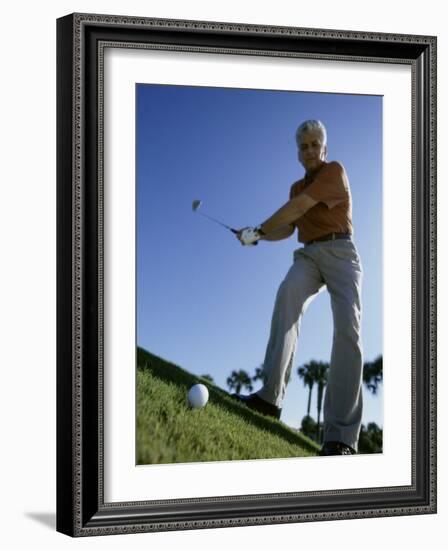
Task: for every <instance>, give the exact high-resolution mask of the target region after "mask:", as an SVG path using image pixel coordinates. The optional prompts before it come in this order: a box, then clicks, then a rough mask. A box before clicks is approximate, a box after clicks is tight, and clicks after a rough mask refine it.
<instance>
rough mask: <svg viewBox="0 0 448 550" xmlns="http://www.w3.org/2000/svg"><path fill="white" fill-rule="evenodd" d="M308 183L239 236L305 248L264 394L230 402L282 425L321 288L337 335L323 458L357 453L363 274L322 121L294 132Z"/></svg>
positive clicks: (345, 188)
mask: <svg viewBox="0 0 448 550" xmlns="http://www.w3.org/2000/svg"><path fill="white" fill-rule="evenodd" d="M296 142H297V147H298V158H299V161H300V163H301V164H302V165H303V167H304V168H305V177H304V178H303V179H301V180H299V181H296V182H295V183H294V184H293V185H292V186H291V190H290V195H289V201H288V202H286V203H285V204H284V205H283V206H282V207H281V208H280V209H279V210H277V211H276V212H275V213H274V214H273V215H272V216H271V217H270V218H268V219H267V220H266V221H265V222H263V223H262V224H261V225H260V226H258V227H256V228H254V227H246V228H243V229H241V230H239V231H238V233H237V238H238V239H239V241H240V242H241V244H243V245H245V246H249V245H255V244H257V241H259V240H266V241H277V240H281V239H285V238H287V237H289V236H290V235H292V234H293V233H294V231H295V230H296V228H297V230H298V240H299V242H301V243H303V245H304V246H303V247H302V248H299V249H298V250H296V251H295V252H294V263H293V265H292V267H291V268H290V270H289V271H288V273H287V275H286V277H285V279H284V280H283V282H282V283H281V285H280V287H279V289H278V292H277V297H276V300H275V306H274V311H273V315H272V323H271V333H270V337H269V341H268V344H267V349H266V356H265V360H264V365H263V370H264V377H265V382H264V385H263V387H262V388H261V390H259V391H258V392H257V393H253V394H251V395H249V396H242V395H235V396H234V397H235V398H236V399H238V400H240V401H243V402H244V403H245V404H246V405H247V406H249V407H250V408H252V409H254V410H257V411H259V412H262V413H264V414H268V415H271V416H274V417H276V418H280V414H281V406H282V402H283V398H284V394H285V389H286V384H287V383H288V379H289V376H290V372H291V367H292V362H293V357H294V353H295V347H296V342H297V337H298V331H299V328H300V323H301V319H302V316H303V313H304V312H305V309H306V307H307V306H308V305H309V303H310V302H311V300H312V299H313V298H314V297H315V296H316V295H317V294H318V293H319V292H320V291H321V290H323V289H324V288H325V286H326V288H327V290H328V292H329V294H330V297H331V307H332V312H333V322H334V334H333V346H332V353H331V362H330V369H329V373H328V381H327V386H326V393H325V401H324V444H323V447H322V450H321V455H341V454H344V455H345V454H354V453H356V452H357V447H358V438H359V431H360V426H361V417H362V349H361V338H360V323H361V300H360V294H361V280H362V267H361V263H360V259H359V255H358V253H357V250H356V248H355V245H354V243H353V241H352V234H353V227H352V203H351V194H350V187H349V181H348V178H347V174H346V172H345V169H344V167H343V166H342V165H341V164H340V163H339V162H335V161H333V162H327V134H326V129H325V127H324V125H323V124H322V123H321V122H320V121H316V120H307V121H305V122H304V123H303V124H301V125H300V126H299V128H298V129H297V132H296Z"/></svg>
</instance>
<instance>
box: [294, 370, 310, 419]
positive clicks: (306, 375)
mask: <svg viewBox="0 0 448 550" xmlns="http://www.w3.org/2000/svg"><path fill="white" fill-rule="evenodd" d="M312 363H313V361H311V363H307V364H306V365H303V366H302V367H299V368H298V369H297V374H298V375H299V378H301V379H302V380H303V385H304V386H305V387H308V390H309V391H308V406H307V409H306V415H307V416H310V410H311V395H312V393H313V386H314V376H313V372H312V367H311V365H312Z"/></svg>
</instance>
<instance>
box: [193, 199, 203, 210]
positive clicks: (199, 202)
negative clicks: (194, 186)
mask: <svg viewBox="0 0 448 550" xmlns="http://www.w3.org/2000/svg"><path fill="white" fill-rule="evenodd" d="M201 204H202V201H200V200H195V201H193V204H192V208H193V212H196V210H197V209H198V208H200V207H201Z"/></svg>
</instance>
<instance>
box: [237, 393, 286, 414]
mask: <svg viewBox="0 0 448 550" xmlns="http://www.w3.org/2000/svg"><path fill="white" fill-rule="evenodd" d="M230 397H232V398H233V399H236V400H237V401H239V402H240V403H244V404H245V405H246V406H247V407H249V409H252V410H253V411H257V412H259V413H261V414H265V415H267V416H272V417H274V418H277V419H279V418H280V415H281V413H282V410H281V409H280V408H279V407H276V406H275V405H271V403H268V402H267V401H265V400H264V399H262V398H261V397H258V395H257V394H256V393H251V394H250V395H239V394H238V393H232V395H231V396H230Z"/></svg>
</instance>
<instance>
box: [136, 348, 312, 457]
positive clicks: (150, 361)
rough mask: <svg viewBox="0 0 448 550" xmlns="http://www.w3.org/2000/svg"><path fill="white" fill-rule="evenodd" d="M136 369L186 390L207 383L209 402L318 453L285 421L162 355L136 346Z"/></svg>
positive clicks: (294, 443)
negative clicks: (159, 355) (265, 412)
mask: <svg viewBox="0 0 448 550" xmlns="http://www.w3.org/2000/svg"><path fill="white" fill-rule="evenodd" d="M137 368H138V369H141V370H149V371H150V372H151V374H152V375H153V376H156V377H157V378H160V379H161V380H163V381H164V382H170V383H174V384H176V385H178V386H181V387H183V388H184V389H185V393H186V392H187V391H188V390H189V389H190V388H191V386H192V385H193V384H204V385H206V386H207V388H208V391H209V394H210V397H209V398H210V402H211V403H213V404H215V405H218V406H220V407H222V408H225V409H228V410H230V411H231V412H233V413H236V414H238V415H239V416H241V417H243V418H244V419H245V420H246V421H248V422H251V423H252V424H253V425H254V426H256V427H257V428H261V429H263V430H267V431H270V432H272V433H275V434H276V435H278V436H280V437H282V438H283V439H285V440H286V441H288V443H292V444H293V445H299V446H300V447H302V448H304V449H307V450H308V451H311V452H316V453H317V451H318V450H319V447H318V446H317V445H316V443H314V442H313V441H311V440H308V439H307V438H305V437H304V436H302V435H301V434H298V433H297V432H294V431H292V430H291V429H290V428H288V427H287V426H286V425H285V424H283V423H282V422H279V421H277V420H275V419H271V418H269V417H266V416H263V415H262V414H259V413H257V412H255V411H252V410H250V409H249V408H248V407H246V405H244V404H242V403H238V401H235V400H234V399H232V398H231V397H230V395H229V394H228V393H227V392H225V391H224V390H222V389H221V388H218V387H217V386H215V385H213V384H211V383H210V382H209V381H208V380H204V379H203V378H201V377H200V376H195V375H194V374H191V373H189V372H187V371H186V370H184V369H182V368H180V367H178V366H177V365H175V364H174V363H170V362H169V361H166V360H165V359H162V358H161V357H157V356H156V355H153V354H152V353H149V352H148V351H146V350H144V349H143V348H139V347H137Z"/></svg>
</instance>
